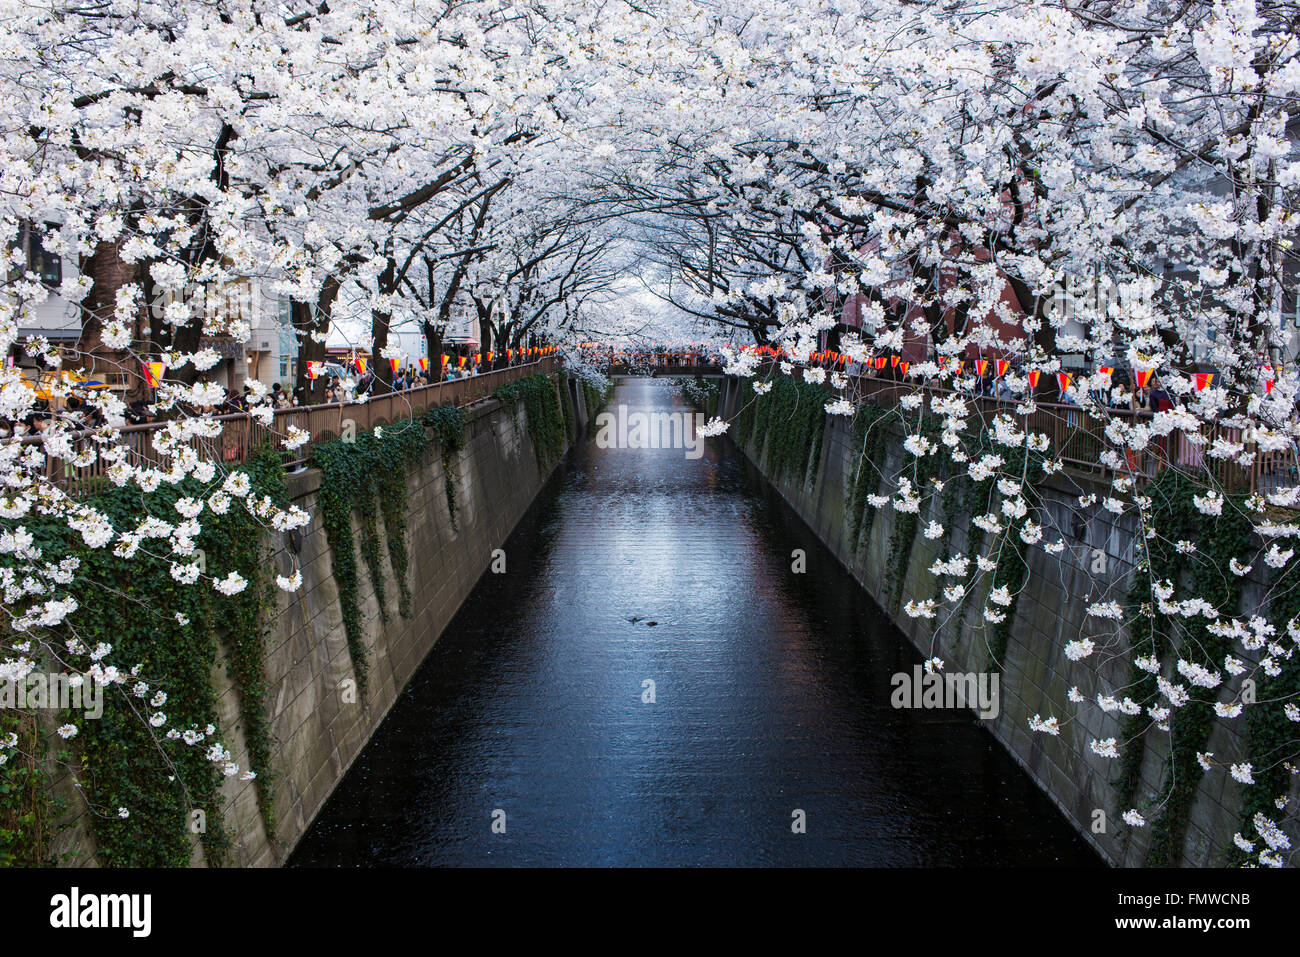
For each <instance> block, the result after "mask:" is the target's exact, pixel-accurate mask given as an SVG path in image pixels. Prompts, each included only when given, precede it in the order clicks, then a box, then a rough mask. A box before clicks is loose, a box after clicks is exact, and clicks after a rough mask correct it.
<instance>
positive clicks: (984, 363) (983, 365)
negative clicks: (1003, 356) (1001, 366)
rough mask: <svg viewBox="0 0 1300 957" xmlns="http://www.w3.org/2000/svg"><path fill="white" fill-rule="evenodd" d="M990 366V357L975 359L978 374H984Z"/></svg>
mask: <svg viewBox="0 0 1300 957" xmlns="http://www.w3.org/2000/svg"><path fill="white" fill-rule="evenodd" d="M988 367H989V360H988V359H976V360H975V373H976V375H983V374H984V373H985V371H986V370H987V369H988Z"/></svg>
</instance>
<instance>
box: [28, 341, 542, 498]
mask: <svg viewBox="0 0 1300 957" xmlns="http://www.w3.org/2000/svg"><path fill="white" fill-rule="evenodd" d="M559 361H560V360H559V358H558V357H557V356H547V357H546V358H544V359H539V360H537V361H536V362H528V363H522V364H520V365H515V366H509V367H507V368H504V369H497V370H494V371H492V372H486V373H483V374H482V375H476V376H469V377H466V378H463V379H453V380H451V381H448V382H437V383H434V384H432V385H426V386H419V387H417V388H414V389H406V390H403V391H401V392H392V393H389V394H387V395H380V396H374V397H371V398H368V399H366V400H365V401H364V402H357V401H350V402H332V403H326V404H322V405H308V406H293V407H290V408H287V409H277V410H276V411H275V412H274V414H273V416H272V419H271V424H269V425H264V424H262V423H261V422H259V421H258V420H257V419H255V418H253V417H252V416H251V415H249V414H248V413H247V412H237V413H231V414H228V415H218V416H213V417H212V418H213V419H214V420H215V421H218V422H220V423H221V425H222V429H221V434H220V435H218V436H217V437H215V438H212V439H206V438H192V439H189V440H188V442H187V444H188V445H189V446H190V447H191V448H193V449H194V450H195V452H197V453H198V455H199V457H200V458H201V459H203V460H206V461H219V462H221V463H222V464H224V465H228V466H230V465H239V464H242V463H244V462H247V461H248V460H249V458H250V457H251V456H252V455H253V453H254V452H255V451H257V450H258V449H259V448H262V447H263V446H266V445H270V446H271V447H273V448H282V447H283V444H284V439H285V436H286V435H287V433H288V431H289V427H290V426H297V427H298V428H299V429H301V430H303V431H304V432H307V433H309V434H310V436H311V437H310V439H309V440H308V441H307V443H306V444H305V445H302V446H299V448H298V449H297V450H295V452H294V455H295V457H293V458H289V459H287V460H286V462H285V465H286V467H288V468H294V467H296V466H299V465H302V464H304V463H306V461H307V460H308V458H309V457H310V455H311V449H312V448H313V447H315V446H317V445H320V444H322V443H324V442H328V441H330V440H332V439H334V438H336V437H338V436H339V435H340V434H341V433H342V432H343V430H344V428H345V426H346V424H347V423H349V422H350V423H351V426H352V428H355V429H356V430H357V431H362V430H366V429H373V428H375V427H376V426H382V425H389V424H391V423H393V422H396V421H399V420H401V419H407V418H412V417H414V416H415V415H418V414H419V413H420V412H423V411H424V410H425V409H428V408H431V407H433V406H442V405H455V406H462V407H463V406H467V405H472V404H473V403H475V402H479V401H482V400H483V399H485V398H487V397H489V396H490V395H491V394H492V393H493V392H495V391H496V390H497V389H499V388H500V387H501V386H503V385H509V384H510V383H512V382H518V381H519V380H520V379H523V378H526V377H528V376H530V375H535V374H537V373H545V374H547V375H552V374H554V373H555V372H556V371H557V370H558V369H559V367H560V366H559ZM172 424H173V423H169V422H150V423H147V424H143V425H126V426H122V427H121V428H120V429H115V430H114V431H113V436H112V440H111V441H113V442H114V443H116V444H118V445H124V446H125V447H126V449H127V451H128V455H127V458H126V462H127V463H128V464H130V465H132V466H134V467H136V468H155V469H161V470H164V471H165V470H167V469H169V468H170V467H171V461H172V459H173V456H172V455H163V454H162V453H161V452H159V451H158V449H157V447H156V445H155V442H154V439H155V437H156V436H159V435H160V434H162V431H163V430H165V429H167V428H168V426H169V425H172ZM71 438H72V441H73V446H74V452H75V451H80V450H81V449H90V448H103V445H102V444H101V442H100V441H97V439H96V437H95V434H94V432H93V431H85V432H78V433H75V434H74V435H73V436H71ZM22 442H23V444H24V445H37V446H39V445H40V444H41V443H42V442H43V439H42V438H41V437H40V436H28V437H26V438H24V439H22ZM45 467H46V476H47V478H48V479H49V480H50V481H51V482H52V483H54V484H56V485H58V486H60V487H61V488H63V489H64V490H65V491H67V492H68V493H69V494H78V493H80V492H84V491H87V490H89V489H92V488H95V487H99V486H102V485H103V484H104V483H105V482H107V481H108V479H107V471H108V464H107V463H105V462H104V460H103V458H102V456H97V457H96V460H95V461H94V462H92V463H91V464H89V465H86V466H81V467H78V466H76V465H74V464H73V463H72V462H71V461H70V460H69V459H64V458H54V457H52V456H46V460H45Z"/></svg>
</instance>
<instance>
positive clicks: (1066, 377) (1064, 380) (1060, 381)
mask: <svg viewBox="0 0 1300 957" xmlns="http://www.w3.org/2000/svg"><path fill="white" fill-rule="evenodd" d="M1072 379H1073V376H1071V375H1070V374H1069V373H1068V372H1058V373H1056V384H1057V385H1058V386H1059V387H1060V389H1061V391H1062V392H1064V391H1065V390H1066V389H1068V388H1069V387H1070V381H1071V380H1072Z"/></svg>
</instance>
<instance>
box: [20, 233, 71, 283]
mask: <svg viewBox="0 0 1300 957" xmlns="http://www.w3.org/2000/svg"><path fill="white" fill-rule="evenodd" d="M58 228H59V224H58V223H46V224H45V230H46V232H51V231H53V230H56V229H58ZM24 231H25V233H26V239H27V244H26V245H27V268H28V269H30V270H31V271H32V272H34V273H36V275H37V276H39V277H40V280H41V282H43V283H44V284H45V285H47V286H57V285H59V284H60V283H61V282H63V257H62V256H60V255H58V254H57V253H52V252H50V251H49V250H48V249H46V248H45V245H44V244H43V243H42V242H41V233H39V232H37V230H36V229H35V227H33V226H32V224H30V223H28V224H27V225H26V227H25V229H24Z"/></svg>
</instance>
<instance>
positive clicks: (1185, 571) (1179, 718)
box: [1116, 469, 1252, 867]
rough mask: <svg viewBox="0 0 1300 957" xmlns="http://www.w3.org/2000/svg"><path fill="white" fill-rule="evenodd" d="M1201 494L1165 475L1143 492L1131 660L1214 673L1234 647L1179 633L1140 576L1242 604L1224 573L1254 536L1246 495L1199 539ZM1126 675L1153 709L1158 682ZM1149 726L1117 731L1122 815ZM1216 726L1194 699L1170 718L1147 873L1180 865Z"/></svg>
mask: <svg viewBox="0 0 1300 957" xmlns="http://www.w3.org/2000/svg"><path fill="white" fill-rule="evenodd" d="M1200 491H1201V487H1200V486H1199V485H1198V484H1196V483H1195V482H1193V481H1192V480H1191V479H1190V478H1189V477H1187V476H1185V475H1183V474H1182V473H1181V472H1178V471H1177V470H1175V469H1166V470H1164V471H1163V472H1162V473H1161V474H1160V475H1159V476H1158V477H1157V478H1156V480H1155V481H1154V482H1152V483H1151V484H1150V485H1148V486H1147V489H1146V494H1147V495H1148V496H1149V497H1150V498H1151V510H1150V515H1151V528H1152V534H1151V535H1149V536H1148V538H1147V540H1146V562H1145V565H1141V564H1140V565H1139V567H1138V569H1137V571H1136V573H1135V574H1134V578H1133V583H1132V585H1131V590H1130V593H1129V600H1130V602H1131V603H1133V604H1137V605H1139V606H1140V607H1141V609H1142V612H1141V615H1140V618H1139V621H1138V623H1137V624H1135V625H1133V626H1132V627H1130V629H1129V646H1130V655H1131V657H1132V659H1133V660H1136V659H1137V658H1139V657H1142V656H1146V655H1154V656H1155V657H1156V658H1158V659H1159V660H1161V661H1162V662H1165V663H1168V662H1169V661H1170V660H1171V659H1173V658H1174V657H1181V658H1184V659H1186V660H1189V661H1196V662H1197V663H1199V664H1202V665H1205V666H1206V667H1208V668H1210V669H1211V670H1215V669H1218V668H1221V667H1222V665H1223V659H1224V656H1225V655H1226V654H1227V653H1228V652H1229V651H1230V650H1231V640H1230V639H1229V638H1227V637H1223V636H1220V635H1215V634H1213V633H1212V632H1210V631H1209V629H1208V628H1207V627H1206V625H1207V622H1206V621H1205V620H1204V619H1203V618H1200V617H1197V618H1195V619H1189V620H1187V621H1186V622H1185V623H1183V624H1182V625H1181V628H1182V629H1183V634H1181V635H1179V634H1176V633H1175V631H1174V622H1173V621H1172V620H1171V619H1170V617H1169V616H1166V615H1163V614H1161V613H1160V612H1159V610H1158V609H1157V608H1155V607H1153V606H1152V604H1151V601H1150V598H1151V595H1150V581H1149V580H1148V579H1147V578H1146V577H1145V576H1146V575H1147V574H1149V575H1150V577H1151V579H1153V580H1155V581H1156V582H1161V581H1167V582H1169V583H1171V584H1173V585H1174V586H1175V588H1179V587H1182V586H1184V585H1187V584H1190V586H1191V589H1192V593H1193V594H1195V595H1197V596H1199V597H1201V598H1204V599H1205V600H1206V601H1208V602H1210V603H1211V604H1213V605H1214V606H1215V607H1216V608H1220V609H1225V610H1227V609H1231V610H1235V609H1236V608H1237V607H1238V606H1239V605H1240V603H1241V580H1240V579H1239V578H1238V577H1237V576H1235V575H1230V574H1228V573H1227V571H1226V569H1227V567H1228V562H1229V560H1230V559H1231V558H1235V557H1237V556H1239V555H1243V554H1245V553H1246V551H1247V550H1248V548H1249V547H1250V542H1251V535H1252V529H1251V523H1250V521H1249V519H1247V518H1246V517H1245V515H1244V510H1243V508H1242V498H1243V496H1240V495H1238V496H1231V497H1230V498H1229V501H1228V502H1225V504H1224V509H1223V515H1222V517H1220V518H1219V520H1218V521H1217V522H1216V523H1215V530H1214V534H1213V535H1210V536H1207V535H1204V534H1203V526H1204V522H1205V517H1204V516H1203V515H1202V514H1201V512H1200V511H1199V510H1198V509H1197V508H1196V506H1195V503H1194V502H1193V497H1194V496H1195V495H1196V494H1198V493H1199V492H1200ZM1182 539H1186V540H1188V541H1195V542H1197V543H1198V545H1197V551H1196V553H1195V554H1194V555H1192V556H1188V555H1185V554H1183V553H1182V552H1179V551H1178V550H1177V549H1176V548H1175V547H1174V543H1175V542H1177V541H1179V540H1182ZM1229 613H1232V612H1229ZM1130 669H1131V670H1130V682H1131V684H1130V687H1131V688H1132V695H1131V696H1132V697H1133V699H1134V700H1135V701H1137V702H1138V703H1139V704H1141V705H1142V706H1143V707H1144V708H1145V707H1146V706H1147V705H1152V704H1155V703H1156V700H1157V696H1158V694H1157V688H1156V676H1155V675H1151V674H1148V673H1147V672H1145V671H1142V669H1140V668H1138V667H1137V666H1136V665H1135V664H1133V665H1130ZM1146 724H1147V719H1145V717H1144V715H1141V714H1139V715H1132V716H1128V717H1126V719H1125V721H1124V723H1123V725H1122V727H1121V733H1122V737H1121V740H1122V741H1123V742H1124V743H1125V744H1126V745H1127V747H1126V750H1125V755H1124V759H1123V761H1122V763H1121V765H1120V777H1119V781H1118V782H1117V784H1116V793H1117V795H1118V797H1119V800H1120V804H1121V807H1120V808H1119V809H1118V810H1121V811H1122V810H1124V809H1126V808H1128V807H1132V806H1133V804H1134V802H1135V798H1136V796H1137V795H1136V791H1137V785H1138V781H1139V774H1140V770H1141V762H1142V752H1143V750H1144V747H1145V738H1144V737H1143V736H1142V732H1143V730H1144V729H1145V727H1146ZM1213 724H1214V706H1213V701H1212V700H1211V699H1210V698H1208V697H1207V698H1205V699H1196V698H1194V699H1193V700H1192V701H1190V702H1188V703H1187V704H1185V705H1183V706H1182V707H1181V708H1178V709H1176V710H1175V711H1174V713H1173V716H1172V718H1171V721H1170V740H1171V741H1172V744H1173V751H1172V754H1171V755H1170V759H1169V766H1168V768H1167V775H1166V780H1168V781H1169V790H1168V793H1167V794H1165V796H1164V802H1163V810H1162V812H1161V814H1160V816H1159V818H1157V819H1156V820H1155V822H1154V823H1153V824H1152V833H1151V849H1150V852H1149V854H1148V857H1147V864H1148V865H1150V866H1154V867H1173V866H1176V865H1177V864H1178V861H1179V858H1180V857H1181V852H1182V846H1183V840H1184V837H1185V835H1186V831H1187V816H1188V812H1189V811H1190V810H1191V806H1192V800H1193V799H1194V798H1195V796H1196V788H1197V786H1198V785H1199V784H1200V780H1201V776H1202V774H1203V773H1204V772H1203V770H1202V768H1201V766H1200V763H1199V762H1198V761H1197V760H1196V754H1197V752H1198V751H1201V750H1203V749H1204V747H1205V741H1206V739H1207V738H1208V737H1209V733H1210V729H1211V728H1212V727H1213Z"/></svg>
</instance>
